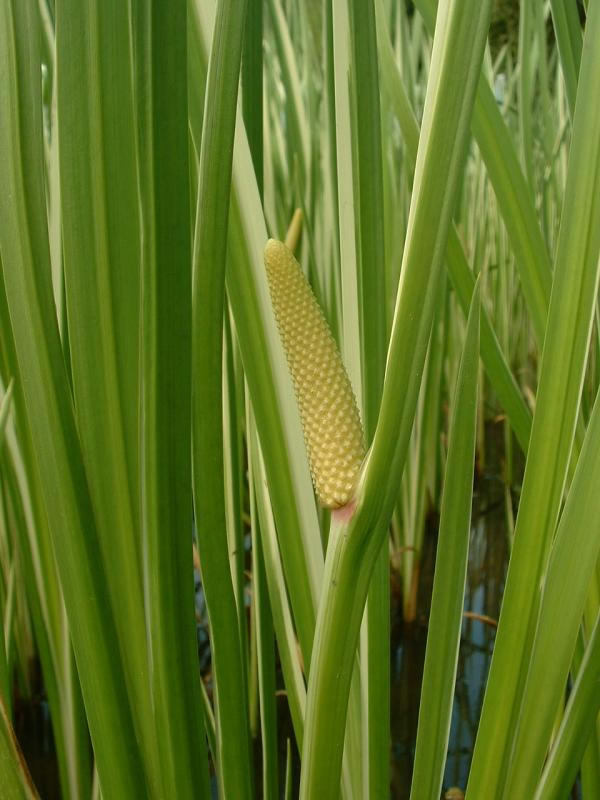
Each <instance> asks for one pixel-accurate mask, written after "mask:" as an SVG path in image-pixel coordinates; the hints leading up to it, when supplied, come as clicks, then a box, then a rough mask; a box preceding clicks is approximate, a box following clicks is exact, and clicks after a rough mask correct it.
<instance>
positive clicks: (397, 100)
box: [377, 0, 531, 452]
mask: <svg viewBox="0 0 600 800" xmlns="http://www.w3.org/2000/svg"><path fill="white" fill-rule="evenodd" d="M377 14H378V17H377V32H378V41H379V48H380V57H381V63H382V76H383V77H384V82H385V85H386V87H387V91H388V93H389V94H390V97H391V98H392V102H393V108H394V113H395V114H396V118H397V119H398V122H399V123H400V127H401V129H402V135H403V138H404V143H405V146H406V152H407V156H408V159H409V161H410V163H411V166H413V167H414V163H415V161H416V157H417V146H418V142H419V127H418V125H417V121H416V119H415V116H414V113H413V111H412V109H411V107H410V104H409V102H408V97H407V94H406V91H405V88H404V85H403V83H402V81H401V79H400V75H399V74H398V70H397V67H396V64H395V61H394V55H393V51H392V49H391V45H390V42H389V37H388V35H387V32H386V30H385V19H384V16H383V7H382V4H381V2H380V0H378V1H377ZM446 257H447V267H448V275H449V277H450V280H451V281H452V285H453V286H454V289H455V291H456V293H457V295H458V298H459V300H460V303H461V306H462V308H463V311H464V312H465V314H466V313H468V309H469V305H470V302H471V295H472V293H473V286H474V284H475V280H474V277H473V273H472V271H471V270H470V269H469V265H468V263H467V259H466V256H465V254H464V250H463V247H462V245H461V242H460V238H459V235H458V233H457V231H456V228H455V226H452V227H451V229H450V233H449V235H448V245H447V251H446ZM481 358H482V360H483V362H484V364H485V367H486V371H487V374H488V377H489V380H490V383H491V384H492V386H493V387H494V390H495V392H496V394H497V396H498V399H499V401H500V403H501V405H502V407H503V408H504V410H505V411H506V414H507V416H508V418H509V419H510V422H511V425H512V428H513V430H514V431H515V435H516V437H517V439H518V441H519V444H520V445H521V448H522V449H523V452H527V446H528V444H529V434H530V432H531V414H530V412H529V410H528V408H527V406H526V404H525V401H524V400H523V396H522V394H521V392H520V390H519V387H518V386H517V383H516V381H515V379H514V376H513V374H512V373H511V371H510V368H509V366H508V363H507V360H506V357H505V356H504V354H503V353H502V350H501V348H500V345H499V343H498V339H497V337H496V333H495V331H494V328H493V327H492V324H491V322H490V318H489V315H488V313H487V311H486V309H485V308H484V307H482V309H481Z"/></svg>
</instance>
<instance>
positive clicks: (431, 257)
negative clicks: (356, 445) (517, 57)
mask: <svg viewBox="0 0 600 800" xmlns="http://www.w3.org/2000/svg"><path fill="white" fill-rule="evenodd" d="M468 6H469V7H468V8H465V4H464V3H454V2H451V1H450V2H447V3H442V5H441V8H440V17H439V21H438V25H437V26H436V36H435V39H434V49H433V60H432V69H431V75H430V80H429V85H428V91H427V100H426V106H425V113H424V121H423V133H422V135H421V141H420V146H419V154H418V159H417V167H416V171H415V190H414V195H413V203H412V205H411V214H410V219H409V232H408V236H407V241H406V246H405V250H404V259H403V266H402V273H401V275H402V277H401V281H400V286H399V291H398V297H397V304H396V313H395V317H394V324H393V328H392V339H391V343H390V348H389V351H388V365H389V369H388V370H387V371H386V377H385V383H384V389H383V398H382V404H381V411H380V416H379V423H378V426H377V429H376V432H375V438H374V441H373V446H372V449H371V452H370V454H369V456H368V458H367V463H366V467H365V473H364V477H363V480H362V483H361V485H360V486H359V490H358V496H357V508H356V511H355V514H354V517H353V518H352V519H351V520H350V521H349V522H340V523H336V524H334V527H333V530H332V532H331V538H330V543H329V547H328V551H327V560H326V567H325V576H324V584H323V585H324V590H323V596H322V598H321V603H320V606H319V615H318V620H317V631H316V635H315V644H314V650H313V660H312V662H311V672H310V679H309V689H308V701H307V714H306V727H305V737H304V747H303V756H302V775H301V783H300V796H301V797H302V798H304V799H306V798H312V797H316V796H320V797H326V798H329V797H335V796H337V792H338V791H339V777H340V768H341V759H342V752H343V742H344V735H343V731H344V723H345V718H346V709H347V704H348V696H349V689H350V678H351V674H352V665H353V660H354V652H355V648H356V644H357V639H358V632H359V626H360V620H361V617H362V612H363V607H364V602H365V598H366V593H367V588H368V585H369V582H370V577H371V572H372V570H373V567H374V564H375V560H376V558H377V556H378V554H379V552H380V548H381V545H382V543H383V539H384V537H385V535H386V534H387V527H388V523H389V519H390V517H391V514H392V509H393V506H394V502H395V499H396V493H397V486H398V485H399V482H400V475H401V472H402V468H403V465H404V460H405V457H406V451H407V447H408V441H409V438H410V431H411V428H412V422H413V418H414V410H415V406H416V402H417V396H418V391H419V385H420V376H421V371H422V369H423V363H424V360H425V353H426V349H427V343H428V340H429V336H430V331H431V323H432V317H433V310H434V305H435V297H436V289H437V283H438V278H439V272H440V270H441V266H442V260H443V254H444V251H445V246H446V238H447V233H448V228H449V225H450V220H451V215H452V210H453V207H454V197H455V190H456V187H457V183H458V175H459V172H460V168H461V165H462V162H463V159H464V154H465V145H466V141H467V134H468V125H469V120H470V114H471V110H472V103H473V99H474V95H475V89H476V85H477V79H478V77H479V71H480V68H481V60H482V57H483V49H484V42H485V37H486V34H487V27H488V21H489V11H490V4H489V3H479V2H477V3H475V2H473V3H470V4H468ZM440 187H443V188H440ZM431 219H435V220H437V225H436V226H435V229H434V230H433V231H432V229H431V224H430V221H431ZM417 308H418V309H419V316H418V317H415V309H417ZM382 313H383V309H382Z"/></svg>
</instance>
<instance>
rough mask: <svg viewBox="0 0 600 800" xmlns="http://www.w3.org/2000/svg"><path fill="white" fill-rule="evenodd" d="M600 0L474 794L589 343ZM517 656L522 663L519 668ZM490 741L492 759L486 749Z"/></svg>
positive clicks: (519, 630) (550, 524)
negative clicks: (597, 45) (597, 44)
mask: <svg viewBox="0 0 600 800" xmlns="http://www.w3.org/2000/svg"><path fill="white" fill-rule="evenodd" d="M599 37H600V6H599V5H598V4H596V5H594V6H592V8H591V9H590V15H589V17H588V21H587V27H586V34H585V40H584V50H583V57H582V63H581V73H580V78H579V89H578V96H577V107H576V109H575V118H574V121H573V141H572V145H571V151H570V160H569V171H568V178H567V187H566V192H565V201H564V209H563V215H562V219H561V228H560V236H559V241H558V248H557V254H556V267H555V271H554V284H553V288H552V298H551V303H550V311H549V317H548V330H547V335H546V340H545V342H544V351H543V355H542V363H541V371H540V382H539V389H538V394H537V399H536V410H535V415H534V421H533V428H532V433H531V442H530V445H529V451H528V458H527V464H526V468H525V477H524V481H523V490H522V494H521V502H520V505H519V513H518V516H517V523H516V528H515V543H514V548H513V552H512V556H511V560H510V565H509V571H508V576H507V582H506V587H505V591H504V599H503V603H502V612H501V615H500V622H499V627H498V633H497V637H496V644H495V649H494V656H493V659H492V664H491V668H490V675H489V678H488V685H487V691H486V695H485V701H484V706H483V711H482V717H481V722H480V726H479V732H478V736H477V742H476V746H475V753H474V756H473V767H472V770H471V775H470V778H469V794H470V796H472V797H479V796H480V795H481V793H482V792H485V793H486V795H487V796H488V797H496V796H499V794H498V793H500V792H501V790H502V787H503V785H504V779H505V769H506V766H507V760H508V758H509V755H510V752H511V749H512V740H513V736H514V731H515V726H516V723H517V715H518V712H519V707H520V702H521V696H522V692H523V685H524V680H525V676H526V669H527V665H528V662H529V657H530V650H531V644H532V637H533V633H534V627H533V626H534V624H535V620H536V615H537V608H538V605H539V588H538V587H539V585H540V580H541V579H542V577H543V576H544V574H545V567H546V561H547V555H548V550H549V546H550V542H551V540H552V537H553V535H554V531H555V527H556V522H557V518H558V513H559V508H560V503H561V500H562V495H563V490H564V486H565V480H566V477H567V468H568V464H569V459H570V454H571V449H572V444H573V439H574V434H575V425H576V420H577V413H578V406H579V399H580V394H581V387H582V383H583V378H584V371H585V360H586V354H587V348H588V344H589V341H590V333H591V326H592V317H593V311H594V303H595V297H596V291H597V286H598V272H599V269H600V262H599V260H598V254H599V251H600V109H599V107H598V104H597V103H596V98H597V97H598V96H599V94H600V51H598V48H597V47H596V45H595V43H596V42H597V41H598V38H599ZM517 664H518V667H517ZM491 747H493V752H494V757H493V758H491V757H490V748H491Z"/></svg>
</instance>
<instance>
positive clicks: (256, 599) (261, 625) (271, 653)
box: [248, 415, 279, 800]
mask: <svg viewBox="0 0 600 800" xmlns="http://www.w3.org/2000/svg"><path fill="white" fill-rule="evenodd" d="M248 416H250V415H248ZM252 469H253V465H252V452H250V454H249V465H248V473H249V474H248V483H249V486H250V487H251V489H250V491H251V497H250V520H251V524H252V578H253V580H252V587H253V591H252V602H253V604H254V606H253V607H254V623H255V627H256V647H257V651H258V652H257V660H258V692H259V702H260V730H261V749H262V786H263V795H262V796H263V798H264V799H265V800H275V799H276V798H277V797H278V796H279V778H278V774H279V769H278V742H277V701H276V697H275V689H276V680H275V636H274V631H273V617H272V615H271V609H270V605H269V594H268V589H267V578H266V574H265V562H264V555H263V548H262V535H261V533H260V524H259V521H258V514H257V511H256V500H255V495H254V492H253V491H252V487H253V483H254V479H253V475H252Z"/></svg>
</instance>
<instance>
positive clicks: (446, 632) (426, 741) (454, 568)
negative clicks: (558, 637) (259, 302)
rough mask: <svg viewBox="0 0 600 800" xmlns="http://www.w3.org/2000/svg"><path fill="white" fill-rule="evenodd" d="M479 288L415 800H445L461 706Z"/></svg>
mask: <svg viewBox="0 0 600 800" xmlns="http://www.w3.org/2000/svg"><path fill="white" fill-rule="evenodd" d="M479 304H480V300H479V284H477V285H476V288H475V292H474V293H473V300H472V302H471V311H470V312H469V319H468V322H467V330H466V334H465V344H464V350H463V355H462V358H461V363H460V370H459V374H458V382H457V385H456V389H455V392H454V400H453V406H452V420H451V422H450V430H449V434H448V436H449V441H448V457H447V460H446V473H445V480H444V492H443V496H442V510H441V517H440V530H439V534H438V544H437V552H436V567H435V576H434V580H433V595H432V599H431V613H430V616H429V626H428V632H427V648H426V651H425V666H424V668H423V684H422V685H423V688H422V690H421V701H420V704H419V726H418V730H417V744H416V750H415V764H414V768H413V777H412V787H411V798H419V800H427V799H429V800H438V798H439V796H440V792H441V789H442V778H443V775H444V764H445V760H446V751H447V748H448V737H449V734H450V718H451V715H452V704H453V702H454V684H455V681H456V670H457V665H458V648H459V645H460V632H461V628H462V610H463V602H464V594H465V582H466V576H467V555H468V550H469V534H470V529H471V498H472V493H473V468H474V459H475V430H476V420H477V382H478V375H479Z"/></svg>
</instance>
